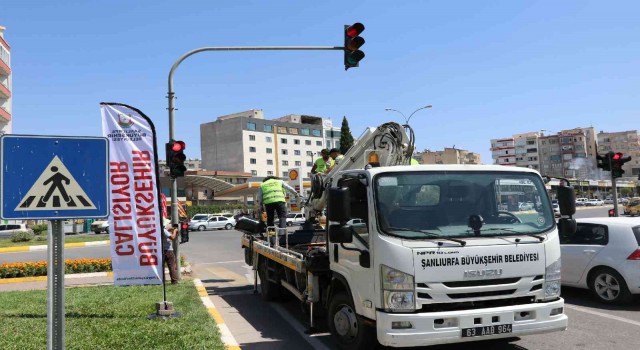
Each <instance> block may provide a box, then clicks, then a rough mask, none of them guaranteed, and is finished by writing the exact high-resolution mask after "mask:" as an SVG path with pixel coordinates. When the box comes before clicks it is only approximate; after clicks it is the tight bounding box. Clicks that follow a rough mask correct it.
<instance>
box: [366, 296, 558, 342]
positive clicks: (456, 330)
mask: <svg viewBox="0 0 640 350" xmlns="http://www.w3.org/2000/svg"><path fill="white" fill-rule="evenodd" d="M552 311H553V312H554V313H557V314H555V315H553V316H551V312H552ZM523 315H526V316H523ZM402 321H408V322H410V323H411V328H408V329H394V327H393V326H392V324H393V323H394V322H402ZM496 321H497V322H496ZM376 323H377V327H376V328H377V333H378V341H379V342H380V343H381V344H382V345H385V346H392V347H408V346H425V345H436V344H447V343H461V342H469V341H478V340H486V339H499V338H513V337H520V336H524V335H530V334H538V333H548V332H556V331H564V330H565V329H567V316H566V315H565V314H564V300H563V299H562V298H560V299H559V300H556V301H553V302H549V303H534V304H525V305H515V306H506V307H496V308H487V309H476V310H463V311H448V312H431V313H417V314H393V313H385V312H381V311H378V312H376ZM504 324H510V325H511V329H512V332H511V333H502V334H494V335H485V336H476V337H464V338H463V337H462V329H463V328H472V327H481V326H490V325H504ZM396 328H397V327H396Z"/></svg>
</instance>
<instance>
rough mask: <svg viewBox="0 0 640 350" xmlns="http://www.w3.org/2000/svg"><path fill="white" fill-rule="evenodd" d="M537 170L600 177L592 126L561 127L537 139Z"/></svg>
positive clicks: (548, 172)
mask: <svg viewBox="0 0 640 350" xmlns="http://www.w3.org/2000/svg"><path fill="white" fill-rule="evenodd" d="M538 153H539V160H540V169H539V170H540V173H541V174H543V175H549V176H560V177H568V178H576V179H600V178H601V176H602V175H601V173H600V171H599V170H598V169H597V166H596V137H595V130H594V128H593V127H588V128H574V129H568V130H562V131H560V132H558V133H556V134H555V135H547V136H541V137H540V139H539V152H538Z"/></svg>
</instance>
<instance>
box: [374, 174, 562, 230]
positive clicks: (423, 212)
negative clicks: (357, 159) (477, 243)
mask: <svg viewBox="0 0 640 350" xmlns="http://www.w3.org/2000/svg"><path fill="white" fill-rule="evenodd" d="M374 182H375V202H376V207H377V209H378V210H377V219H378V225H379V227H380V229H381V230H382V232H383V233H386V234H389V235H393V236H399V237H403V238H410V239H425V238H434V237H437V236H441V237H443V238H446V237H474V236H476V235H477V234H479V235H480V236H483V237H485V236H507V235H518V234H539V233H543V232H545V231H547V230H549V229H551V228H552V227H553V226H554V225H555V221H554V216H553V211H552V209H551V205H550V202H549V198H548V196H547V193H546V189H545V186H544V184H543V182H542V179H541V178H540V177H539V176H538V175H536V174H533V173H527V172H522V173H518V172H509V173H506V172H486V171H482V172H481V171H477V172H476V171H465V172H450V171H448V172H411V173H406V172H405V173H383V174H380V175H378V176H377V177H376V178H375V180H374ZM477 216H480V217H482V219H483V224H482V225H481V227H480V228H479V231H478V232H474V230H473V229H471V228H470V227H469V226H468V225H469V218H470V217H473V218H474V219H476V220H477V219H478V218H477ZM424 232H429V235H425V233H424Z"/></svg>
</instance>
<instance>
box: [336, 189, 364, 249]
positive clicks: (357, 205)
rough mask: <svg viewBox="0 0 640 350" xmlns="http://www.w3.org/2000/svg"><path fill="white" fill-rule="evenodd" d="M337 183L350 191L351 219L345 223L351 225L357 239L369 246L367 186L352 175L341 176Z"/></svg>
mask: <svg viewBox="0 0 640 350" xmlns="http://www.w3.org/2000/svg"><path fill="white" fill-rule="evenodd" d="M338 184H339V185H340V186H343V187H348V188H349V189H350V193H351V219H350V220H349V221H347V225H350V226H351V229H352V230H353V233H354V234H353V236H354V237H355V238H356V239H357V240H359V241H360V242H361V243H363V244H364V245H366V246H369V227H368V219H367V218H368V215H369V205H368V201H367V187H366V186H365V185H363V184H362V183H361V182H360V180H359V179H358V178H354V177H343V178H342V179H340V181H339V182H338Z"/></svg>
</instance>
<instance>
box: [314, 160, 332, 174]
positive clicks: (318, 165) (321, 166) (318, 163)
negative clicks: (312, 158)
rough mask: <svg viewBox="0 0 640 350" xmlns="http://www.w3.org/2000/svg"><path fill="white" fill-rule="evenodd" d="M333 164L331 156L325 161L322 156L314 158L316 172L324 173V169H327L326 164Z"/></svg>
mask: <svg viewBox="0 0 640 350" xmlns="http://www.w3.org/2000/svg"><path fill="white" fill-rule="evenodd" d="M333 164H334V161H333V159H331V157H329V160H328V161H327V162H325V161H324V159H322V158H318V159H316V172H319V173H324V172H325V171H327V166H329V167H331V166H332V165H333Z"/></svg>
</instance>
